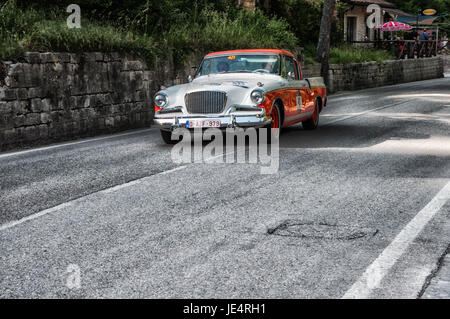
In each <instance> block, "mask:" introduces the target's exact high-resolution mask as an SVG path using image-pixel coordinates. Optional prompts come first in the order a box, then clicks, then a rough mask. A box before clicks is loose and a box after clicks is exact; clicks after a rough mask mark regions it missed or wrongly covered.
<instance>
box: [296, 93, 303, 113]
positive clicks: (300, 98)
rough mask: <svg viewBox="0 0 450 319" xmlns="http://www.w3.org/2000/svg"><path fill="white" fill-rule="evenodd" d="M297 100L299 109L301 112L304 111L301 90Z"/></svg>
mask: <svg viewBox="0 0 450 319" xmlns="http://www.w3.org/2000/svg"><path fill="white" fill-rule="evenodd" d="M296 100H297V110H298V111H299V112H301V111H302V95H301V93H300V91H297V97H296Z"/></svg>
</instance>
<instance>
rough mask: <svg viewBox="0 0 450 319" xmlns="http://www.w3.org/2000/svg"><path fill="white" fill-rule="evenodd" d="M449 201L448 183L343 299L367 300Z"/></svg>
mask: <svg viewBox="0 0 450 319" xmlns="http://www.w3.org/2000/svg"><path fill="white" fill-rule="evenodd" d="M449 199H450V182H448V183H447V184H446V185H445V186H444V188H442V190H441V191H440V192H439V193H438V194H437V195H436V196H435V197H434V198H433V199H432V200H431V202H429V203H428V205H427V206H425V207H424V208H423V209H422V210H421V211H420V212H419V213H418V214H417V215H416V216H415V217H414V218H413V219H412V220H411V221H410V222H409V223H408V225H406V226H405V228H403V230H402V231H401V232H400V233H399V234H398V235H397V236H396V237H395V239H394V240H393V241H392V242H391V243H390V244H389V246H388V247H386V249H385V250H384V251H383V252H382V253H381V254H380V255H379V256H378V258H377V259H376V260H375V261H374V262H373V263H372V264H371V265H370V266H369V267H368V268H367V269H366V271H365V272H364V273H363V274H362V276H361V277H360V278H359V279H358V281H357V282H355V283H354V284H353V286H352V287H351V288H350V289H349V290H348V291H347V292H346V293H345V295H344V296H343V297H342V298H343V299H364V298H368V297H369V296H370V294H371V293H372V291H373V290H374V289H376V288H377V287H378V286H379V285H380V283H381V281H382V280H383V278H384V277H385V276H386V275H387V274H388V272H389V271H390V269H391V268H392V267H393V266H394V265H395V263H396V262H397V261H398V260H399V259H400V257H401V256H402V255H403V254H404V253H405V251H406V250H407V248H408V247H409V245H410V244H411V243H412V242H413V241H414V240H415V239H416V238H417V236H418V235H419V234H420V233H421V232H422V230H423V229H424V228H425V226H426V225H427V224H428V223H429V222H430V221H431V220H432V219H433V217H434V216H435V215H436V214H437V213H438V212H439V210H440V209H441V208H442V207H443V206H444V205H445V204H446V203H447V201H448V200H449Z"/></svg>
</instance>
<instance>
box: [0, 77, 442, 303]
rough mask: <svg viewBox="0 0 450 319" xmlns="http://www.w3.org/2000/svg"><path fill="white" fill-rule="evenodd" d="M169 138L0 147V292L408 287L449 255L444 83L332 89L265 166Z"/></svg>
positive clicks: (202, 293) (171, 293) (198, 294)
mask: <svg viewBox="0 0 450 319" xmlns="http://www.w3.org/2000/svg"><path fill="white" fill-rule="evenodd" d="M171 149H172V147H171V146H166V145H164V144H163V143H162V141H161V139H160V137H159V132H158V130H157V129H156V128H151V129H149V130H142V131H134V132H128V133H125V134H118V135H114V136H106V137H100V138H96V139H90V140H81V141H77V142H75V143H66V144H62V145H61V144H60V145H55V146H51V147H45V148H40V149H33V150H27V151H24V152H17V153H3V154H0V176H1V180H0V187H1V192H0V297H1V298H7V297H26V298H38V297H41V298H42V297H50V298H52V297H58V298H59V297H62V298H65V297H74V298H87V297H94V298H105V297H106V298H108V297H120V298H131V297H146V298H191V297H192V298H269V297H270V298H342V297H349V298H352V297H367V298H393V297H404V298H416V297H420V296H429V295H430V293H429V291H428V290H429V289H430V285H432V284H433V282H434V281H436V280H437V278H438V277H439V276H440V275H439V272H440V270H441V269H442V262H443V261H444V260H447V259H446V258H445V253H446V251H447V252H448V247H449V245H450V201H449V200H448V199H449V194H450V186H449V184H448V183H449V181H450V78H445V79H437V80H430V81H423V82H415V83H410V84H403V85H397V86H391V87H385V88H377V89H369V90H364V91H359V92H353V93H345V94H338V95H334V96H332V97H330V99H329V105H328V107H327V108H326V109H325V111H324V112H323V114H322V117H321V126H320V127H319V129H318V130H316V131H304V130H303V129H302V128H301V126H298V127H293V128H289V129H286V130H285V131H284V132H283V134H282V136H281V141H280V155H279V160H280V166H279V171H278V173H276V174H273V175H262V174H261V170H260V168H261V165H260V164H217V163H192V164H176V163H174V162H173V161H172V160H171V156H170V153H171ZM447 263H448V262H447ZM78 274H79V276H78ZM78 279H80V280H79V281H78ZM443 287H444V288H442V289H441V290H439V296H441V297H442V296H443V297H447V298H449V297H450V288H448V286H445V285H444V286H443ZM445 287H447V288H445ZM445 289H447V290H445Z"/></svg>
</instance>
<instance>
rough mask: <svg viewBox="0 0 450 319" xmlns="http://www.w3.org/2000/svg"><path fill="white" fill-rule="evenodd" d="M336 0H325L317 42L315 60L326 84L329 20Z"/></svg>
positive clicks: (329, 32) (328, 53)
mask: <svg viewBox="0 0 450 319" xmlns="http://www.w3.org/2000/svg"><path fill="white" fill-rule="evenodd" d="M335 5H336V0H325V2H324V5H323V10H322V20H321V23H320V33H319V42H318V44H317V56H316V58H317V62H319V63H320V64H321V67H320V74H321V76H322V77H323V78H324V80H325V84H327V85H328V70H329V65H328V58H329V56H330V34H331V22H332V18H333V13H334V7H335Z"/></svg>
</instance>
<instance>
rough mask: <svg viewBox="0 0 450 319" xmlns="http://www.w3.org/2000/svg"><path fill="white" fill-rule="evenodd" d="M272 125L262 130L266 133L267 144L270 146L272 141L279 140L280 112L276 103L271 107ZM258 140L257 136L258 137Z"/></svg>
mask: <svg viewBox="0 0 450 319" xmlns="http://www.w3.org/2000/svg"><path fill="white" fill-rule="evenodd" d="M271 116H272V123H271V124H270V125H268V126H266V127H264V129H265V130H266V131H267V133H266V134H267V144H272V142H273V141H274V139H279V138H280V134H281V123H282V122H281V112H280V107H279V105H278V104H277V103H276V104H274V105H273V107H272V114H271ZM258 139H259V136H258Z"/></svg>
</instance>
